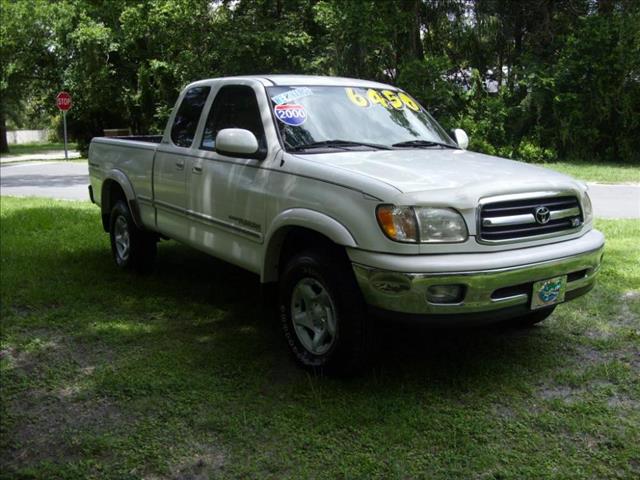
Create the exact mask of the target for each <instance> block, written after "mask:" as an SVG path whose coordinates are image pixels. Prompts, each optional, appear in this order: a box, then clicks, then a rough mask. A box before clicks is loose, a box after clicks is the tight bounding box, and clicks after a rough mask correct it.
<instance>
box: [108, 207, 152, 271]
mask: <svg viewBox="0 0 640 480" xmlns="http://www.w3.org/2000/svg"><path fill="white" fill-rule="evenodd" d="M109 237H110V239H111V253H112V255H113V259H114V261H115V262H116V265H117V266H118V267H120V268H122V269H124V270H136V271H138V272H146V271H149V270H151V269H152V267H153V263H154V261H155V258H156V254H157V238H156V236H155V235H153V234H150V233H149V232H146V231H144V230H142V229H140V228H138V227H137V226H136V224H135V223H134V221H133V217H132V216H131V211H130V210H129V206H128V205H127V204H126V203H125V202H124V201H123V200H118V201H117V202H116V204H115V205H114V206H113V209H112V210H111V216H110V221H109Z"/></svg>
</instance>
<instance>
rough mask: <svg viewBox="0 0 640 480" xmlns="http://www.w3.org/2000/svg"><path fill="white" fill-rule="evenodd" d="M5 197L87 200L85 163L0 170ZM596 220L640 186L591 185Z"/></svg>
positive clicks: (620, 212)
mask: <svg viewBox="0 0 640 480" xmlns="http://www.w3.org/2000/svg"><path fill="white" fill-rule="evenodd" d="M0 168H1V170H0V192H1V193H2V195H15V196H25V197H26V196H36V197H53V198H63V199H71V200H88V193H87V185H88V184H89V179H88V168H87V164H86V163H84V162H82V163H81V162H68V163H67V162H39V163H36V162H31V163H22V164H13V165H11V164H9V165H3V166H2V167H0ZM589 192H590V195H591V199H592V200H593V207H594V210H595V214H596V216H597V217H604V218H640V185H600V184H591V185H590V186H589Z"/></svg>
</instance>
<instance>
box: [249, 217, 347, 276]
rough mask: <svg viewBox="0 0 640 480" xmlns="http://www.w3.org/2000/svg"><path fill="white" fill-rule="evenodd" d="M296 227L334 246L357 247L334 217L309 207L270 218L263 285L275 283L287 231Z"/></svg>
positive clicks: (263, 267) (266, 239)
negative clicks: (319, 236)
mask: <svg viewBox="0 0 640 480" xmlns="http://www.w3.org/2000/svg"><path fill="white" fill-rule="evenodd" d="M296 227H298V228H305V229H307V230H311V231H313V232H316V233H319V234H321V235H324V236H325V237H327V238H328V239H329V240H331V241H332V242H333V243H335V244H336V245H341V246H344V247H357V246H358V244H357V242H356V240H355V238H354V236H353V235H352V233H351V232H350V231H349V229H348V228H347V227H345V226H344V225H343V224H342V223H340V222H339V221H338V220H336V219H335V218H332V217H330V216H328V215H325V214H324V213H320V212H318V211H316V210H310V209H308V208H291V209H288V210H284V211H283V212H281V213H280V214H278V215H277V216H276V217H275V218H274V219H273V221H272V222H271V225H270V227H269V230H268V231H267V235H266V238H265V243H264V244H265V248H264V258H263V261H262V271H261V275H260V280H261V281H262V282H263V283H267V282H275V281H277V279H278V263H279V261H280V251H281V248H282V245H283V243H284V239H285V238H286V236H287V233H288V231H289V230H291V229H292V228H296Z"/></svg>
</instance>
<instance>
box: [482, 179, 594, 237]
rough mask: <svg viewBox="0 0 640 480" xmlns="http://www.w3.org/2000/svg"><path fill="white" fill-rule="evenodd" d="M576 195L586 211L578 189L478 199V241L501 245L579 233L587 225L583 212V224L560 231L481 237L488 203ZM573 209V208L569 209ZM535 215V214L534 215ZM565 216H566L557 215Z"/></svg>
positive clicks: (510, 194) (511, 194) (579, 203)
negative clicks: (512, 236)
mask: <svg viewBox="0 0 640 480" xmlns="http://www.w3.org/2000/svg"><path fill="white" fill-rule="evenodd" d="M567 195H570V196H575V198H576V201H577V202H578V205H579V206H580V209H581V212H583V211H584V209H583V208H582V192H580V191H577V190H569V189H566V190H555V191H538V192H521V193H509V194H504V195H494V196H491V197H483V198H481V199H480V200H479V201H478V206H477V208H476V235H475V238H476V242H478V243H480V244H483V245H500V244H508V243H524V242H534V241H537V240H544V239H547V238H555V237H562V236H565V235H571V234H573V233H577V232H579V231H581V230H583V229H584V228H585V227H586V226H587V225H588V223H587V219H586V218H584V213H583V221H582V224H580V225H579V226H577V227H575V228H568V229H566V230H561V231H559V232H553V233H545V234H542V235H530V236H528V237H518V238H508V239H504V240H484V239H482V238H481V236H482V218H481V213H482V207H483V206H484V205H486V204H488V203H497V202H509V201H516V200H528V199H532V200H533V199H537V198H540V199H545V198H555V197H563V196H567ZM567 210H572V209H567ZM532 217H533V215H532ZM557 218H564V217H557Z"/></svg>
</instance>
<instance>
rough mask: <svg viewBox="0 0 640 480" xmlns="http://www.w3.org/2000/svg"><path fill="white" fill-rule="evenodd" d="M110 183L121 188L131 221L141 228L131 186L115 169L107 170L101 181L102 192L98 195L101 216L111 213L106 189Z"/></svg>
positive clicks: (120, 171) (138, 211)
mask: <svg viewBox="0 0 640 480" xmlns="http://www.w3.org/2000/svg"><path fill="white" fill-rule="evenodd" d="M111 182H115V183H117V184H118V185H119V186H120V188H122V191H123V192H124V195H125V197H126V200H127V203H128V204H129V210H130V211H131V216H132V217H133V221H134V222H135V224H136V226H137V227H138V228H143V225H142V220H141V218H140V208H139V207H138V201H137V199H136V193H135V190H134V189H133V184H132V183H131V181H130V180H129V177H127V175H126V174H125V173H124V172H123V171H122V170H118V169H116V168H114V169H112V170H109V172H108V173H107V175H106V176H105V177H104V180H103V181H102V191H101V193H100V209H101V211H102V215H103V216H104V215H109V214H110V213H111V212H110V211H109V205H110V203H111V199H110V198H109V195H110V193H109V188H107V187H108V186H109V185H110V184H111Z"/></svg>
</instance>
